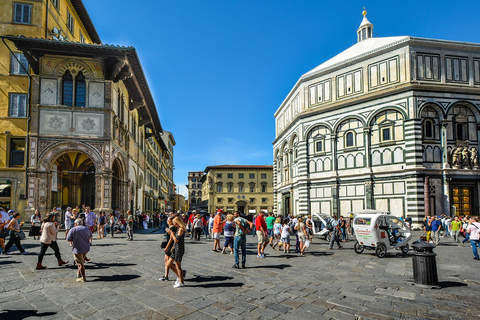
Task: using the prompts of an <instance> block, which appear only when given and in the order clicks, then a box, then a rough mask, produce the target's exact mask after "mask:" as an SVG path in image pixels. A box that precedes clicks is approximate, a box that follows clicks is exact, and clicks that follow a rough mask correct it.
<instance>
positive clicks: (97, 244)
mask: <svg viewBox="0 0 480 320" xmlns="http://www.w3.org/2000/svg"><path fill="white" fill-rule="evenodd" d="M126 245H127V244H126V243H94V244H93V246H94V247H110V246H126Z"/></svg>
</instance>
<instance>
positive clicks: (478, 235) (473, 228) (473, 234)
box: [466, 217, 480, 260]
mask: <svg viewBox="0 0 480 320" xmlns="http://www.w3.org/2000/svg"><path fill="white" fill-rule="evenodd" d="M466 232H467V234H468V235H470V243H471V245H472V251H473V259H475V260H480V257H479V256H478V251H477V247H478V244H479V241H480V240H479V239H480V223H478V218H476V217H475V218H474V217H471V218H470V225H469V226H468V228H467V230H466Z"/></svg>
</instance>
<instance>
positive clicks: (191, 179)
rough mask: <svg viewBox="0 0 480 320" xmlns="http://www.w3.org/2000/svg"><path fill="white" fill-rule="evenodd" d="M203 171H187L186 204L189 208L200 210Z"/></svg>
mask: <svg viewBox="0 0 480 320" xmlns="http://www.w3.org/2000/svg"><path fill="white" fill-rule="evenodd" d="M202 176H203V171H192V172H189V173H188V185H187V186H186V187H187V190H188V204H189V210H191V211H193V210H197V211H198V210H200V206H201V204H202V183H201V182H200V180H201V179H202Z"/></svg>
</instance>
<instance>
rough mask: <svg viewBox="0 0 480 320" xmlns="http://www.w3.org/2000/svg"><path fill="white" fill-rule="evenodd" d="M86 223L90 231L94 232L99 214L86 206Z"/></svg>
mask: <svg viewBox="0 0 480 320" xmlns="http://www.w3.org/2000/svg"><path fill="white" fill-rule="evenodd" d="M85 224H86V225H87V227H89V228H90V231H92V232H93V230H94V229H95V226H96V225H97V215H96V214H95V212H93V211H90V207H86V208H85Z"/></svg>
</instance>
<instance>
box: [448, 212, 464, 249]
mask: <svg viewBox="0 0 480 320" xmlns="http://www.w3.org/2000/svg"><path fill="white" fill-rule="evenodd" d="M461 228H462V222H461V221H460V219H459V218H458V216H457V217H455V220H453V221H452V223H451V224H450V233H451V234H452V238H453V240H454V241H455V242H457V243H458V242H460V229H461Z"/></svg>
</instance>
